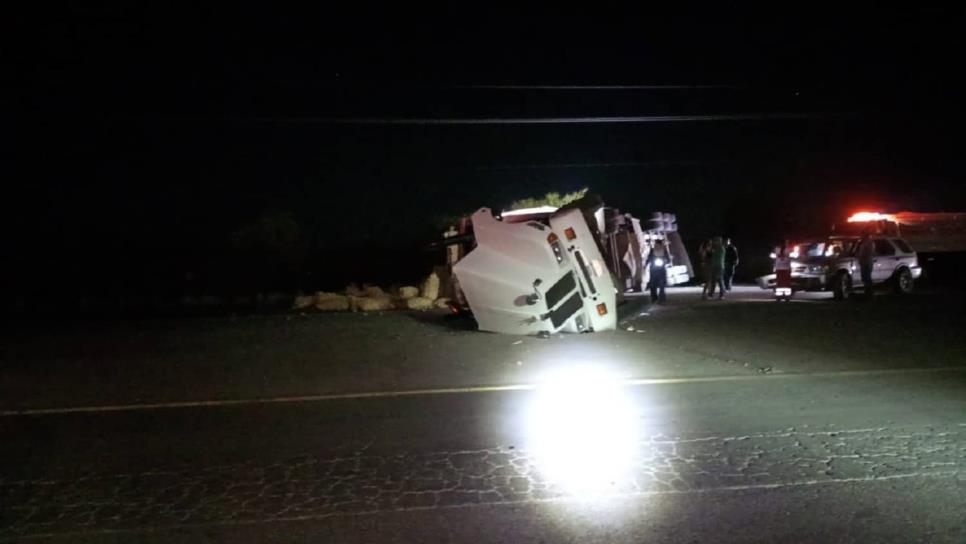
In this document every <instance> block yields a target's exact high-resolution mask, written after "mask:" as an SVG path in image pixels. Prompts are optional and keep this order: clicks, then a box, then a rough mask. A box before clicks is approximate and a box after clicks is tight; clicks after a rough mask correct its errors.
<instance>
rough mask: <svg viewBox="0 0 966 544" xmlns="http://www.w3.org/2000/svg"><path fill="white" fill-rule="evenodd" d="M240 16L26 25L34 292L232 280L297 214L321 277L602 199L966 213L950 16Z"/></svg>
mask: <svg viewBox="0 0 966 544" xmlns="http://www.w3.org/2000/svg"><path fill="white" fill-rule="evenodd" d="M220 15H221V14H216V13H207V14H204V13H201V14H194V15H186V14H178V13H166V12H161V11H152V10H149V9H139V8H128V9H122V10H116V11H110V10H101V11H98V10H93V9H90V10H88V9H78V10H73V11H70V12H67V13H63V14H58V13H52V14H47V15H45V16H44V17H42V18H40V19H30V20H28V19H26V18H21V19H19V20H18V22H19V23H20V27H21V29H22V30H24V31H27V33H28V34H30V39H29V40H27V41H25V42H24V48H23V50H22V51H23V53H24V55H23V58H22V59H21V63H20V64H19V66H20V67H21V68H22V69H23V70H22V79H21V83H22V86H20V87H19V89H18V90H19V91H20V93H19V94H20V104H19V108H18V111H17V112H16V114H15V115H16V117H15V118H16V119H18V120H20V121H21V122H20V123H17V132H18V138H17V143H16V147H15V148H14V149H15V153H14V164H17V165H19V166H20V168H18V170H19V171H18V177H19V178H20V179H22V180H23V181H21V182H20V183H16V184H14V186H13V194H14V197H13V198H10V199H8V200H9V204H8V206H9V207H10V208H11V209H10V210H9V211H8V214H7V220H8V221H9V222H10V226H9V227H8V228H7V229H6V230H7V232H8V233H9V235H10V241H9V242H8V243H7V247H8V248H9V254H10V255H11V257H12V258H11V260H12V261H13V263H14V264H13V266H12V267H10V268H8V273H10V274H12V275H13V276H14V277H16V278H18V281H20V282H27V283H30V282H33V281H35V280H36V279H37V278H41V277H45V278H48V279H46V280H43V281H40V282H38V283H39V285H38V286H37V287H38V288H40V287H43V286H46V285H47V284H48V283H49V282H50V281H53V280H55V279H56V278H58V277H61V276H64V274H65V273H64V262H65V261H66V262H70V263H72V266H71V268H73V267H75V266H78V265H79V267H80V268H81V269H82V272H83V275H85V276H86V277H85V279H84V280H80V281H77V282H74V284H73V285H72V288H84V285H85V284H87V283H89V282H91V281H93V279H92V278H101V282H102V283H104V284H105V286H107V285H109V284H111V283H117V282H119V281H120V280H106V278H111V277H114V276H124V277H127V278H128V279H130V278H133V277H135V276H141V277H142V279H141V280H138V281H142V282H143V281H153V280H150V279H146V278H150V277H153V276H156V275H157V274H161V273H162V272H160V271H158V270H153V269H154V267H157V266H159V264H163V265H164V266H165V267H168V268H171V269H172V270H166V271H164V272H163V274H165V275H170V274H172V273H175V272H174V270H180V272H177V273H178V274H180V275H183V274H185V273H187V274H196V273H199V272H198V271H193V270H192V269H193V268H198V267H200V266H201V265H199V264H198V261H199V260H205V259H215V260H217V259H222V260H223V262H222V263H221V264H219V265H218V266H217V267H216V268H218V269H220V270H222V272H220V273H221V274H226V273H227V274H231V272H230V270H231V269H232V268H233V267H235V268H244V267H246V266H250V265H251V260H250V258H251V257H252V256H251V255H248V256H247V257H245V256H243V255H238V253H239V252H238V248H237V247H235V245H233V240H237V233H238V232H239V230H243V229H245V228H246V226H251V225H252V224H254V223H256V222H257V221H258V220H259V218H260V217H263V216H265V214H269V215H273V214H275V215H278V214H282V215H288V216H289V217H291V218H292V220H293V221H294V223H295V225H296V227H297V231H298V245H299V248H298V253H299V258H300V259H308V260H312V259H314V260H316V261H322V262H324V261H325V255H326V254H327V253H329V254H332V252H333V251H336V250H338V251H341V252H342V253H344V254H351V253H353V252H358V253H364V252H365V251H366V248H371V249H370V250H372V251H374V250H375V248H380V247H390V248H399V251H400V253H406V252H412V251H413V249H414V248H418V247H422V246H424V245H425V244H426V243H427V242H429V241H431V240H432V239H434V238H435V237H436V236H437V235H438V233H439V228H440V226H441V224H442V223H444V222H445V218H446V217H452V216H454V215H458V214H461V213H466V212H471V211H473V210H475V209H477V208H479V207H481V206H491V207H500V206H502V205H505V204H507V203H509V202H511V201H513V200H516V199H519V198H524V197H528V196H536V195H540V194H543V193H545V192H548V191H572V190H576V189H579V188H581V187H589V188H590V189H591V190H592V191H593V192H596V193H599V194H601V195H602V196H603V198H604V199H605V201H607V202H608V203H609V204H611V205H614V206H616V207H619V208H621V209H623V210H626V211H629V212H632V213H635V214H638V215H645V214H648V213H650V212H651V211H656V210H661V211H669V212H673V213H676V214H677V215H678V217H679V222H680V224H681V228H682V231H683V232H684V234H685V236H686V237H691V238H701V237H706V236H710V235H713V234H720V233H726V234H731V235H733V236H735V237H742V238H744V242H745V243H746V244H752V245H760V244H762V243H765V242H768V241H772V240H775V239H779V238H781V237H782V236H783V235H785V234H787V233H779V232H776V230H789V229H791V228H795V226H796V225H803V224H807V223H808V222H811V221H823V222H828V221H830V220H836V219H840V218H841V217H842V215H843V214H844V213H847V212H849V211H855V210H856V209H860V208H861V209H872V208H874V209H880V210H886V211H898V210H902V209H910V210H916V211H957V210H962V209H964V207H966V196H964V190H963V189H964V187H963V186H964V184H963V182H962V180H963V174H964V173H966V164H964V159H963V157H962V155H961V153H960V152H959V149H958V146H957V142H958V140H959V138H958V129H959V126H960V124H961V121H962V105H961V102H960V101H959V100H958V97H959V95H960V94H961V93H960V90H961V88H962V87H961V77H962V76H961V74H960V71H959V70H958V69H956V67H957V66H960V65H961V62H959V61H961V60H962V59H961V54H962V47H961V45H962V43H961V41H962V38H961V37H960V35H959V33H958V32H954V30H955V26H956V24H955V22H956V20H957V19H956V17H951V16H950V14H948V13H943V12H916V13H911V12H907V11H895V12H889V11H886V12H882V13H879V14H877V16H875V17H865V16H864V14H840V15H838V16H836V17H832V16H829V15H826V14H822V13H815V14H812V15H809V16H805V17H802V18H801V19H799V20H796V21H794V22H791V23H790V24H789V21H784V22H783V24H781V25H777V24H772V23H771V22H769V21H767V20H766V19H765V18H764V17H760V16H755V17H751V18H745V17H743V16H742V15H741V14H733V15H731V16H730V17H725V18H722V19H717V20H715V18H714V17H712V18H711V19H712V20H714V22H711V21H697V20H692V19H689V18H674V17H665V18H661V19H660V24H658V23H657V22H656V21H655V23H654V24H644V25H639V24H636V23H635V22H633V20H630V21H625V22H623V23H611V24H607V25H588V26H586V27H582V26H581V25H582V24H583V23H580V22H578V21H575V20H570V19H562V20H554V21H553V24H548V21H547V20H542V21H541V23H542V24H538V25H537V26H534V27H531V26H528V24H527V23H525V22H523V20H520V21H517V22H507V21H506V20H504V21H503V22H504V23H506V26H505V28H503V27H501V30H502V32H498V31H496V29H495V28H496V27H488V26H487V25H486V24H483V23H481V22H478V24H475V25H470V26H471V27H472V28H466V25H459V24H456V25H453V24H444V23H442V22H441V21H437V20H435V19H434V20H426V21H424V22H423V24H422V25H416V26H411V25H405V24H400V25H398V26H383V25H371V24H367V23H368V21H367V20H366V19H358V18H346V19H333V18H329V17H322V18H313V17H311V16H307V17H304V18H300V19H294V18H286V17H275V16H273V15H271V14H265V16H264V17H258V21H257V24H256V22H255V21H253V20H249V19H248V17H244V16H243V17H241V18H240V19H239V20H230V19H229V18H222V17H221V16H220ZM249 15H254V14H249ZM313 21H315V22H318V23H319V25H318V26H313ZM337 21H338V22H339V23H341V24H337ZM336 27H338V28H336ZM532 29H537V30H534V31H532ZM574 29H583V30H584V32H583V33H570V32H572V31H573V30H574ZM537 36H539V37H540V38H541V39H533V38H535V37H537ZM897 36H902V37H903V38H902V39H896V37H897ZM726 38H728V39H726ZM121 44H123V46H121ZM682 116H684V118H686V119H690V120H681V117H682ZM687 116H698V117H697V118H696V119H695V118H689V117H687ZM703 116H708V117H703ZM634 117H646V118H645V119H640V118H638V119H631V120H630V121H631V122H616V120H615V118H622V119H624V120H625V121H627V120H628V119H627V118H634ZM668 117H672V118H674V117H677V118H678V120H677V121H671V120H669V119H668ZM494 120H496V121H497V124H493V121H494ZM520 120H531V121H532V120H540V121H541V123H540V124H532V123H521V122H520ZM548 120H549V121H553V122H552V123H545V122H546V121H548ZM575 120H576V121H593V122H574V121H575ZM454 123H455V124H454ZM233 235H235V238H233ZM236 245H237V244H236ZM246 259H248V260H246ZM257 259H259V260H262V261H263V260H265V256H264V255H261V256H259V257H257ZM272 259H276V257H272ZM276 260H277V259H276ZM282 260H284V259H282ZM245 263H247V264H245ZM283 265H284V263H283V264H279V263H272V264H271V265H270V267H276V266H283ZM207 266H211V265H207ZM359 268H362V267H359ZM74 274H75V272H69V273H67V274H66V277H64V280H69V279H70V277H71V276H73V275H74ZM336 276H339V275H338V274H337V275H336ZM124 281H128V280H124ZM130 281H134V280H130ZM238 281H242V280H238ZM245 281H250V282H251V283H252V284H253V285H252V286H253V288H254V283H257V281H255V280H251V279H250V280H245ZM332 281H335V280H332ZM339 281H341V276H340V279H339ZM121 283H123V282H121ZM135 283H137V282H135ZM242 283H244V281H242ZM325 283H330V282H325ZM318 287H320V288H321V287H322V285H319V286H318ZM326 287H333V286H332V285H328V284H327V285H326ZM44 288H46V287H44ZM135 290H136V289H135Z"/></svg>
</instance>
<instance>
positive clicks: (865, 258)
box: [856, 230, 875, 300]
mask: <svg viewBox="0 0 966 544" xmlns="http://www.w3.org/2000/svg"><path fill="white" fill-rule="evenodd" d="M856 253H857V255H858V257H859V269H860V271H861V273H862V288H863V289H864V290H865V298H867V299H868V300H873V297H874V294H873V293H872V290H873V289H872V266H873V265H874V264H875V244H874V243H873V242H872V238H870V237H869V231H867V230H865V231H862V238H860V239H859V247H858V250H857V252H856Z"/></svg>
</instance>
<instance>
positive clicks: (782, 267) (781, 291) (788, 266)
mask: <svg viewBox="0 0 966 544" xmlns="http://www.w3.org/2000/svg"><path fill="white" fill-rule="evenodd" d="M791 295H792V257H791V255H790V254H789V252H788V241H787V240H786V241H785V242H784V243H782V245H781V247H779V248H776V249H775V300H781V299H782V298H786V299H787V298H788V297H790V296H791Z"/></svg>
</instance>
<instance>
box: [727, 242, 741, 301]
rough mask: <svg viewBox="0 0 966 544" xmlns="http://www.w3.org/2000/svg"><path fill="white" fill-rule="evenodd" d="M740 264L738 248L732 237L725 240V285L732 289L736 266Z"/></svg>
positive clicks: (729, 289)
mask: <svg viewBox="0 0 966 544" xmlns="http://www.w3.org/2000/svg"><path fill="white" fill-rule="evenodd" d="M737 266H738V248H736V247H735V245H734V244H732V243H731V238H728V239H726V240H725V262H724V286H725V289H726V290H728V291H731V280H732V279H734V277H735V267H737Z"/></svg>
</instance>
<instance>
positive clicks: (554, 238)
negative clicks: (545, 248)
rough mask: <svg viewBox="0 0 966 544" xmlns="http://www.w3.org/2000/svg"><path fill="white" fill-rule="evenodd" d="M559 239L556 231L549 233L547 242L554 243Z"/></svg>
mask: <svg viewBox="0 0 966 544" xmlns="http://www.w3.org/2000/svg"><path fill="white" fill-rule="evenodd" d="M557 240H559V238H557V235H556V233H553V232H551V233H550V234H549V235H547V243H548V244H552V243H554V242H556V241H557Z"/></svg>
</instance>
